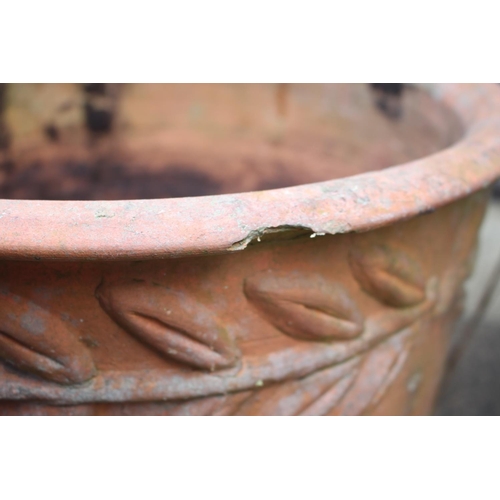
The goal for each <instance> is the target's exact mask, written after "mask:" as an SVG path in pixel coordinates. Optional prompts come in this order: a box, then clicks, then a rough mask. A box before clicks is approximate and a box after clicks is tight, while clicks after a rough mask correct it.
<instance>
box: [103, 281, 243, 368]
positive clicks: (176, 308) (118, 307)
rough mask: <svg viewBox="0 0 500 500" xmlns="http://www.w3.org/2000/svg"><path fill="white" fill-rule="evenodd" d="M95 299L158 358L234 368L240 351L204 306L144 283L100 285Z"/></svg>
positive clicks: (130, 282) (191, 364)
mask: <svg viewBox="0 0 500 500" xmlns="http://www.w3.org/2000/svg"><path fill="white" fill-rule="evenodd" d="M96 297H97V298H98V300H99V303H100V304H101V307H102V308H103V309H104V310H105V311H106V313H107V314H108V315H109V316H110V317H111V318H112V319H113V320H114V321H115V322H116V323H117V324H118V325H120V326H121V327H122V328H124V329H125V330H126V331H128V332H129V333H130V334H132V335H134V336H135V337H136V338H138V339H140V340H142V341H143V342H145V343H146V344H148V345H150V346H151V347H153V348H155V349H156V350H157V351H159V352H160V353H161V354H162V355H164V356H165V357H167V358H171V359H173V360H175V361H178V362H181V363H184V364H187V365H190V366H192V367H194V368H198V369H201V370H211V371H213V370H217V369H222V368H227V367H230V366H233V365H234V364H235V363H236V361H237V360H238V359H239V356H240V353H239V351H238V349H237V347H236V346H235V344H234V342H233V340H232V339H231V337H230V336H229V334H228V332H227V331H226V330H225V329H224V328H223V327H222V326H221V325H219V324H218V322H217V321H216V319H215V318H214V317H213V314H212V312H211V311H210V310H208V309H207V308H206V307H205V306H203V305H202V304H200V303H198V302H197V301H196V300H194V299H193V298H191V297H189V296H188V295H186V294H184V293H182V292H179V291H175V290H171V289H169V288H167V287H164V286H160V285H156V284H153V283H148V282H146V281H128V282H118V283H103V284H101V285H100V286H99V287H98V288H97V290H96Z"/></svg>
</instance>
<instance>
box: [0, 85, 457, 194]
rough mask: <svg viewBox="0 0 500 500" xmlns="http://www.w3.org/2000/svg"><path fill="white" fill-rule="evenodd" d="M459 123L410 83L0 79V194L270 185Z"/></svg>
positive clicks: (403, 151)
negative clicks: (85, 82) (8, 81)
mask: <svg viewBox="0 0 500 500" xmlns="http://www.w3.org/2000/svg"><path fill="white" fill-rule="evenodd" d="M392 85H394V84H392ZM461 134H462V127H461V124H460V123H459V121H458V119H457V118H456V116H455V115H454V114H453V113H452V112H451V111H450V110H448V109H447V108H445V107H444V106H443V105H441V104H439V103H438V102H437V101H435V100H434V99H433V98H432V97H430V96H429V95H428V94H427V93H426V92H424V91H423V90H421V89H417V88H415V87H412V86H404V87H387V86H386V87H384V85H382V84H376V85H368V84H353V85H344V84H338V85H337V84H335V85H331V84H330V85H326V84H325V85H324V84H307V85H306V84H304V85H302V84H268V85H264V84H263V85H260V84H259V85H250V84H234V85H229V84H227V85H226V84H221V85H218V84H217V85H215V84H214V85H211V84H203V85H201V84H199V85H196V84H190V85H180V84H178V85H177V84H167V85H160V84H126V85H115V84H90V85H79V84H72V85H71V84H26V85H24V84H23V85H16V84H12V85H11V84H8V85H0V197H2V198H12V199H14V198H16V199H52V200H54V199H59V200H115V199H136V198H143V199H147V198H171V197H186V196H203V195H214V194H222V193H235V192H244V191H258V190H264V189H273V188H280V187H287V186H294V185H298V184H304V183H310V182H319V181H324V180H328V179H333V178H340V177H346V176H350V175H355V174H359V173H363V172H368V171H373V170H380V169H383V168H387V167H390V166H393V165H397V164H401V163H404V162H407V161H410V160H414V159H417V158H421V157H425V156H427V155H430V154H432V153H434V152H436V151H439V150H441V149H444V148H446V147H448V146H449V145H451V144H452V143H454V142H455V141H457V140H458V139H459V138H460V136H461Z"/></svg>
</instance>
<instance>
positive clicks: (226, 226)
mask: <svg viewBox="0 0 500 500" xmlns="http://www.w3.org/2000/svg"><path fill="white" fill-rule="evenodd" d="M425 90H426V91H427V92H429V93H430V94H431V95H432V96H433V97H434V98H435V99H436V100H437V101H440V102H441V103H442V104H444V105H445V106H448V107H449V108H450V109H451V110H452V111H453V112H455V113H456V115H457V116H458V118H459V119H460V120H461V121H462V124H463V127H464V134H463V136H462V138H461V139H460V140H459V141H457V142H456V143H454V144H453V145H452V146H450V147H449V148H447V149H444V150H442V151H440V152H438V153H435V154H433V155H430V156H427V157H424V158H421V159H418V160H415V161H411V162H408V163H405V164H402V165H398V166H394V167H390V168H387V169H384V170H379V171H375V172H368V173H364V174H360V175H355V176H350V177H344V178H341V179H335V180H330V181H324V182H319V183H314V184H303V185H299V186H294V187H289V188H281V189H274V190H268V191H255V192H246V193H238V194H227V195H214V196H202V197H196V198H174V199H153V200H127V201H37V200H0V231H1V235H2V239H1V242H0V258H3V259H15V260H42V259H43V260H98V259H99V260H103V259H105V260H138V259H144V258H148V259H154V258H162V257H180V256H186V255H205V254H212V253H226V252H234V251H238V250H242V249H244V248H246V246H247V245H248V243H250V242H251V241H252V240H254V239H256V240H258V239H260V236H261V235H263V234H265V233H268V232H276V231H280V230H288V229H290V228H301V229H306V230H308V231H310V232H311V235H316V234H323V233H324V234H338V233H345V232H350V231H366V230H369V229H374V228H377V227H381V226H384V225H387V224H391V223H394V222H396V221H399V220H404V219H407V218H410V217H413V216H416V215H419V214H425V213H428V212H432V211H433V210H435V209H436V208H439V207H440V206H443V205H446V204H448V203H450V202H452V201H455V200H458V199H460V198H464V197H466V196H467V195H469V194H471V193H473V192H476V191H479V190H481V189H484V188H486V187H488V186H489V185H490V184H491V183H492V182H493V181H494V180H495V179H496V178H498V177H500V88H497V86H496V85H494V84H436V85H425Z"/></svg>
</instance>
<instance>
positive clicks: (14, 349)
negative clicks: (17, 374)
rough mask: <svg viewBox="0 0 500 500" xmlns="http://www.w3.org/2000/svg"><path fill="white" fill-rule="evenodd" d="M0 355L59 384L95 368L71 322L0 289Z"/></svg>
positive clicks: (89, 375) (79, 380)
mask: <svg viewBox="0 0 500 500" xmlns="http://www.w3.org/2000/svg"><path fill="white" fill-rule="evenodd" d="M0 300H1V306H2V307H1V308H0V358H1V359H3V360H4V361H5V362H7V363H9V364H11V365H13V366H14V367H16V368H18V369H20V370H23V371H28V372H31V373H34V374H36V375H39V376H41V377H43V378H45V379H47V380H51V381H53V382H57V383H59V384H80V383H82V382H85V381H87V380H89V379H90V378H92V377H93V376H94V375H95V373H96V369H95V366H94V362H93V360H92V356H91V354H90V351H89V350H88V349H87V348H86V347H85V346H84V345H83V344H81V343H80V342H79V341H78V332H77V331H74V328H73V327H72V325H71V324H70V323H68V322H66V321H63V320H62V319H60V318H59V317H57V316H55V315H54V314H52V313H50V312H48V311H46V310H45V309H42V308H41V307H39V306H38V305H36V304H34V303H33V302H31V301H29V300H26V299H24V298H22V297H19V296H17V295H14V294H11V293H8V292H0Z"/></svg>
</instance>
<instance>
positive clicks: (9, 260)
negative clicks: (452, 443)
mask: <svg viewBox="0 0 500 500" xmlns="http://www.w3.org/2000/svg"><path fill="white" fill-rule="evenodd" d="M380 92H381V91H380V90H379V89H375V90H373V89H371V88H370V87H369V86H366V85H353V86H344V85H340V86H335V85H333V86H332V85H325V86H315V85H261V86H253V85H239V86H238V85H232V86H231V85H198V86H140V85H138V86H133V85H130V86H106V87H103V88H99V87H97V88H95V87H89V86H87V87H86V88H84V89H82V87H81V86H78V85H74V86H71V85H40V86H29V85H28V86H7V87H6V88H3V89H2V93H3V101H2V103H1V106H0V109H1V114H0V123H1V129H0V132H1V133H2V134H3V137H4V140H3V142H1V141H0V142H1V144H0V146H2V147H1V148H0V154H1V155H2V157H1V161H2V162H3V165H4V168H3V175H4V183H3V189H4V192H3V196H4V197H5V198H26V199H24V200H19V199H3V200H0V229H1V231H2V240H1V242H0V259H2V260H0V295H1V297H2V301H1V302H0V358H1V359H2V362H1V364H0V400H1V402H0V414H4V415H18V414H24V415H32V414H34V415H41V414H50V415H52V414H56V415H132V414H134V415H135V414H140V415H144V414H145V415H151V414H155V415H156V414H158V415H212V414H216V415H358V414H384V415H387V414H397V415H399V414H426V413H429V412H430V411H431V408H432V404H433V399H434V397H435V394H436V390H437V387H438V385H439V382H440V378H441V375H442V370H443V364H444V359H445V356H446V353H447V348H448V340H449V334H450V331H451V328H452V326H453V321H454V320H455V319H456V317H457V315H458V314H459V312H460V307H461V301H462V284H463V281H464V279H465V278H466V277H467V275H468V274H469V272H470V270H471V266H472V262H473V256H474V248H475V245H476V235H477V230H478V227H479V225H480V222H481V219H482V216H483V212H484V208H485V204H486V201H487V198H488V194H489V190H488V186H489V185H490V184H491V182H492V181H493V180H494V179H495V178H496V177H498V176H499V175H500V118H497V116H500V91H499V90H498V89H497V88H496V87H495V86H490V85H436V86H432V87H429V88H426V89H425V90H422V89H420V88H410V89H406V90H405V91H404V92H403V93H402V95H400V96H399V97H398V96H396V97H394V95H390V96H389V97H387V96H384V94H383V92H382V94H381V93H380ZM386 97H387V99H389V100H390V101H389V104H387V105H385V104H384V102H382V104H381V102H380V100H381V99H382V100H383V99H385V98H386ZM387 109H389V110H390V112H388V111H387ZM395 110H396V111H397V112H395ZM99 113H101V114H99ZM419 157H420V158H421V159H417V158H419ZM403 162H408V163H405V164H402V165H400V166H398V167H392V168H387V169H386V167H390V166H391V165H393V164H396V163H403ZM62 173H64V174H65V175H66V177H65V178H64V179H63V180H61V182H60V183H58V184H56V183H55V179H58V178H59V177H60V175H61V174H62ZM360 173H361V174H360ZM355 174H360V175H355ZM349 175H350V176H349ZM328 179H335V180H328ZM307 182H315V183H314V184H305V183H307ZM282 186H283V187H282ZM284 186H289V187H284ZM270 187H280V189H272V190H267V191H266V190H265V191H258V192H244V193H241V194H220V193H230V192H233V193H234V192H238V191H251V190H255V189H265V188H270ZM146 188H147V189H146ZM148 189H149V191H148ZM144 190H146V191H148V192H144V196H145V197H147V196H148V193H149V196H152V197H155V196H158V197H159V198H158V199H143V200H134V199H126V198H133V197H134V196H137V195H138V194H140V193H142V192H143V191H144ZM190 190H191V191H190ZM185 194H189V195H201V194H212V195H215V196H200V197H197V198H192V197H191V198H189V197H183V195H185ZM179 195H180V196H181V197H179V198H177V199H165V198H166V197H167V196H179ZM38 197H45V198H51V199H52V201H35V200H30V198H38ZM71 198H77V199H78V198H81V199H86V200H93V199H96V198H103V199H106V198H107V199H111V200H112V199H116V200H118V201H64V200H69V199H71ZM120 198H123V199H122V200H121V201H120Z"/></svg>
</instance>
